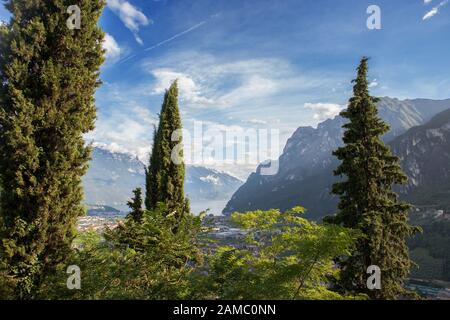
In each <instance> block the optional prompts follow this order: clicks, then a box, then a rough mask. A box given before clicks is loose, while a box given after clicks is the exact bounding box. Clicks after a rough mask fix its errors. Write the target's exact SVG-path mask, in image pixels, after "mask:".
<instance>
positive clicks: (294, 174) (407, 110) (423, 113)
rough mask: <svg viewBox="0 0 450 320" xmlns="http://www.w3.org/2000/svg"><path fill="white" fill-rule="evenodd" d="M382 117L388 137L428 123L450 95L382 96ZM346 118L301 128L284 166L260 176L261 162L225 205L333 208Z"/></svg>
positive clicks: (316, 213)
mask: <svg viewBox="0 0 450 320" xmlns="http://www.w3.org/2000/svg"><path fill="white" fill-rule="evenodd" d="M378 108H379V113H380V116H381V117H382V118H383V119H384V120H385V121H387V122H388V123H389V124H390V125H391V131H390V132H389V133H388V134H387V135H386V136H385V137H384V139H385V141H389V139H392V138H394V137H396V136H398V135H400V134H403V133H404V132H405V131H407V130H408V129H410V128H412V127H414V126H418V125H421V124H424V123H425V122H426V121H428V120H429V119H430V117H431V116H432V115H435V114H436V112H440V111H442V110H445V109H447V108H450V100H443V101H433V100H423V99H421V100H405V101H400V100H398V99H391V98H382V99H381V101H380V102H379V104H378ZM342 124H344V119H343V118H341V117H340V116H337V117H335V118H334V119H332V120H331V119H329V120H326V121H324V122H323V123H321V124H319V125H318V127H317V128H316V129H314V128H312V127H300V128H298V129H297V130H296V132H295V133H294V134H293V135H292V137H291V138H290V139H289V140H288V142H287V143H286V146H285V148H284V150H283V153H282V155H281V156H280V159H279V160H280V170H279V172H278V174H276V175H274V176H261V175H260V174H259V171H260V169H259V167H258V168H257V170H256V173H252V174H251V175H250V176H249V178H248V179H247V181H246V183H245V184H244V185H243V186H242V187H241V188H239V189H238V191H236V193H235V194H234V195H233V197H232V198H231V200H230V201H229V202H228V204H227V206H226V208H225V209H224V211H223V212H224V213H225V214H229V213H231V212H233V211H247V210H255V209H270V208H280V209H282V210H286V209H288V208H290V207H292V206H294V205H299V204H300V205H303V206H305V207H306V208H307V209H309V216H310V217H312V218H321V217H323V216H325V215H328V214H331V213H333V211H334V210H335V207H336V203H337V199H336V198H335V197H334V196H333V195H331V194H330V188H331V185H332V184H333V182H334V181H336V178H335V177H334V176H333V174H332V173H333V170H334V169H335V168H336V167H337V165H338V162H337V159H335V157H333V156H332V152H333V150H335V149H337V148H338V147H339V146H341V145H342V134H343V129H342V128H341V127H342Z"/></svg>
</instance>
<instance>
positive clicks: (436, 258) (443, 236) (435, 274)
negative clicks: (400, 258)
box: [408, 215, 450, 281]
mask: <svg viewBox="0 0 450 320" xmlns="http://www.w3.org/2000/svg"><path fill="white" fill-rule="evenodd" d="M412 218H413V219H414V221H417V223H418V224H420V225H421V227H422V228H423V233H421V234H418V235H416V236H415V237H413V238H412V239H410V240H409V241H408V244H409V248H410V249H411V256H412V258H413V259H414V261H415V262H416V263H417V264H418V268H414V269H413V270H412V272H411V276H412V277H415V278H422V279H439V280H444V281H450V221H448V220H445V219H442V218H434V217H427V218H425V219H419V218H417V217H415V216H414V215H413V217H412Z"/></svg>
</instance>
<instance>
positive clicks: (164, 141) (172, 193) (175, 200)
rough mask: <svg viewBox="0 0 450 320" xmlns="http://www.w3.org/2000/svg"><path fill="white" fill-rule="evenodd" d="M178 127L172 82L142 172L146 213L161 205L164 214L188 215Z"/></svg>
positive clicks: (175, 96)
mask: <svg viewBox="0 0 450 320" xmlns="http://www.w3.org/2000/svg"><path fill="white" fill-rule="evenodd" d="M181 129H182V123H181V117H180V112H179V109H178V85H177V81H175V82H174V83H173V84H172V85H171V86H170V88H169V90H167V91H166V93H165V95H164V102H163V105H162V108H161V114H160V116H159V125H158V129H157V130H156V131H155V132H154V137H153V147H152V152H151V155H150V162H149V166H148V168H147V170H146V198H145V206H146V208H147V210H155V209H156V208H158V204H159V203H164V204H165V205H166V206H167V208H168V213H169V214H170V213H174V214H175V215H176V216H177V217H179V218H180V217H181V216H182V215H183V214H184V212H187V211H189V203H188V201H187V199H185V197H184V175H185V167H184V163H183V144H182V134H181Z"/></svg>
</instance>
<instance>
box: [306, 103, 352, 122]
mask: <svg viewBox="0 0 450 320" xmlns="http://www.w3.org/2000/svg"><path fill="white" fill-rule="evenodd" d="M304 107H305V108H306V109H310V110H313V111H314V115H313V117H314V119H315V120H318V121H323V120H326V119H330V118H334V117H335V116H337V115H338V114H339V113H340V112H341V111H342V109H344V108H345V106H342V105H339V104H335V103H305V105H304Z"/></svg>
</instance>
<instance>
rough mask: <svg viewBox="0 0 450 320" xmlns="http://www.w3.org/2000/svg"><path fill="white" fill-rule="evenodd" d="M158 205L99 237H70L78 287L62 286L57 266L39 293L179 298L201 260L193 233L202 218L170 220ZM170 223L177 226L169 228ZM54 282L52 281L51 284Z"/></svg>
mask: <svg viewBox="0 0 450 320" xmlns="http://www.w3.org/2000/svg"><path fill="white" fill-rule="evenodd" d="M166 210H167V208H166V207H164V206H162V205H161V206H160V207H159V208H158V209H157V210H155V211H147V210H146V211H144V214H143V217H142V220H141V222H136V221H135V220H134V219H133V218H132V217H128V218H127V219H126V220H125V221H124V222H123V223H121V224H120V225H119V226H118V227H117V228H115V229H113V230H109V231H107V232H106V233H105V235H104V239H102V238H101V237H100V236H99V235H98V234H96V233H87V234H83V235H81V236H80V238H79V239H78V240H77V241H76V247H77V250H76V255H75V256H74V258H73V259H72V262H71V264H74V265H78V266H79V267H80V269H81V272H82V281H81V285H82V288H81V290H73V291H71V290H68V289H67V288H66V279H67V275H66V274H65V270H60V271H59V273H58V276H57V277H55V278H54V279H51V278H50V279H49V280H48V281H47V283H46V287H43V289H42V290H41V294H42V297H43V298H50V299H158V300H161V299H183V298H186V296H187V294H188V292H189V291H190V290H189V281H188V276H189V274H190V273H191V272H192V271H193V267H194V266H195V265H196V264H199V263H201V261H202V255H201V252H200V251H199V249H198V245H197V241H198V235H199V233H200V232H201V230H202V226H201V220H202V217H201V216H199V217H193V216H192V215H189V214H186V215H185V216H184V217H183V219H181V220H178V219H175V217H174V216H173V215H167V214H166ZM174 223H177V226H178V230H177V232H176V233H174V232H173V231H172V228H173V225H174ZM55 283H56V284H57V285H56V286H55Z"/></svg>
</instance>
